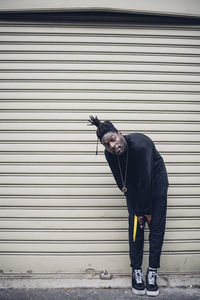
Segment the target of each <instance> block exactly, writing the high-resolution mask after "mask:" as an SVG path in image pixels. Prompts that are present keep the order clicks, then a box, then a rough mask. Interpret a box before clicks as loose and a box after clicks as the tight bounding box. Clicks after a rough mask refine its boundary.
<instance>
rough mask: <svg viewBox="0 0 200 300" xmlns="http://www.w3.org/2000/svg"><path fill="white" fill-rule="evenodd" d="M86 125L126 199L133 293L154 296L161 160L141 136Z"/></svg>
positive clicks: (163, 201)
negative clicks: (145, 265) (144, 268)
mask: <svg viewBox="0 0 200 300" xmlns="http://www.w3.org/2000/svg"><path fill="white" fill-rule="evenodd" d="M89 122H90V123H91V125H95V126H96V127H97V131H96V134H97V138H98V139H100V141H101V143H102V144H103V145H104V147H105V151H104V154H105V157H106V159H107V162H108V164H109V166H110V169H111V171H112V174H113V176H114V178H115V181H116V183H117V185H118V187H119V189H120V190H121V191H122V192H123V193H124V195H125V196H126V203H127V208H128V213H129V255H130V261H131V264H130V266H131V267H132V289H133V292H134V293H135V294H137V295H144V294H145V293H146V294H147V295H149V296H157V295H158V294H159V289H158V285H157V281H156V280H157V268H159V267H160V256H161V250H162V244H163V239H164V233H165V220H166V208H167V190H168V186H169V182H168V177H167V172H166V168H165V164H164V161H163V158H162V157H161V155H160V154H159V152H158V151H157V149H156V148H155V145H154V143H153V142H152V140H151V139H150V138H149V137H147V136H146V135H144V134H142V133H131V134H128V135H123V134H122V133H121V132H119V131H118V130H117V129H116V128H115V127H114V125H113V124H112V123H111V122H110V121H104V122H100V121H99V120H98V118H97V117H96V118H94V117H93V116H90V120H89ZM146 222H147V224H148V226H149V229H150V234H149V244H150V249H149V267H148V269H147V274H146V289H145V284H144V280H143V274H142V259H143V246H144V226H145V223H146Z"/></svg>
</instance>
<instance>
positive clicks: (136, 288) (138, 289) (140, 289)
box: [132, 269, 145, 295]
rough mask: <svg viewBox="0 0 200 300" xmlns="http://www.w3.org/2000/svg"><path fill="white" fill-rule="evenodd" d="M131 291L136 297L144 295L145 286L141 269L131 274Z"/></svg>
mask: <svg viewBox="0 0 200 300" xmlns="http://www.w3.org/2000/svg"><path fill="white" fill-rule="evenodd" d="M132 291H133V292H134V293H135V294H136V295H145V285H144V280H143V274H142V269H135V270H133V272H132Z"/></svg>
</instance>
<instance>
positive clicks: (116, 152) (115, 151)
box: [113, 146, 121, 154]
mask: <svg viewBox="0 0 200 300" xmlns="http://www.w3.org/2000/svg"><path fill="white" fill-rule="evenodd" d="M120 151H121V147H120V146H119V147H118V148H116V149H115V150H114V151H113V152H114V154H118V153H119V152H120Z"/></svg>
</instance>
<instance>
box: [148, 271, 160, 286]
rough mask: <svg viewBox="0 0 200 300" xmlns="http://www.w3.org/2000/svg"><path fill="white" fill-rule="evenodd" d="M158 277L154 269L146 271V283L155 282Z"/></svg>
mask: <svg viewBox="0 0 200 300" xmlns="http://www.w3.org/2000/svg"><path fill="white" fill-rule="evenodd" d="M157 277H158V275H157V273H156V272H155V271H148V284H155V283H156V278H157Z"/></svg>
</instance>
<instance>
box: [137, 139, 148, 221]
mask: <svg viewBox="0 0 200 300" xmlns="http://www.w3.org/2000/svg"><path fill="white" fill-rule="evenodd" d="M151 170H152V147H151V145H149V143H147V144H143V145H142V146H140V147H139V148H138V149H137V151H136V172H137V184H136V186H137V194H138V202H139V206H140V212H139V213H137V215H138V216H143V215H150V214H151V210H152V200H151V180H152V176H151V173H152V171H151Z"/></svg>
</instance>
